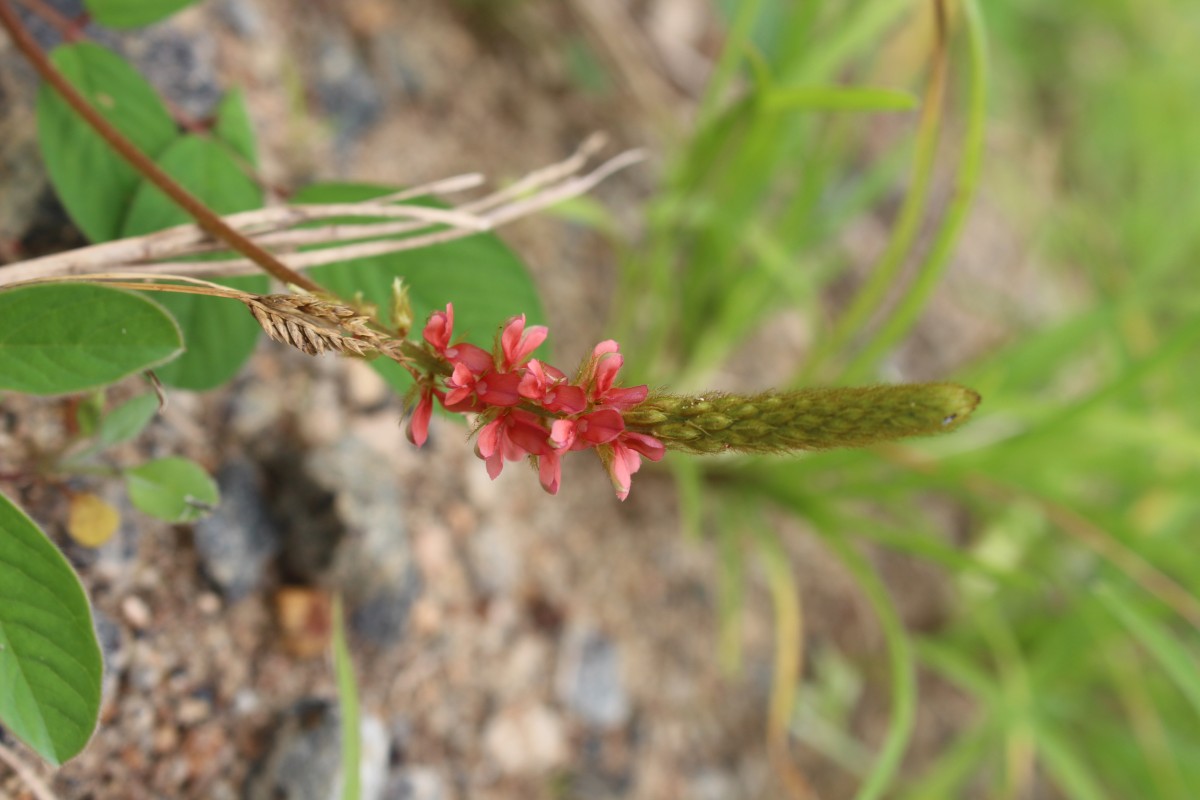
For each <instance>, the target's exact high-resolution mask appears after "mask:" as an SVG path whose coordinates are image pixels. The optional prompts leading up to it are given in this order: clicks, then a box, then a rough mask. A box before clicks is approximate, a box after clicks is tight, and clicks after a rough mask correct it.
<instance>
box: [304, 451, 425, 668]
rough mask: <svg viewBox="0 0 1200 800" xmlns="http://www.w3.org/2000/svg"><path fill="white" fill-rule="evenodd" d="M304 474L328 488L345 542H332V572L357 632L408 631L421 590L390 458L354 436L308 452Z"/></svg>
mask: <svg viewBox="0 0 1200 800" xmlns="http://www.w3.org/2000/svg"><path fill="white" fill-rule="evenodd" d="M304 467H305V473H306V475H307V476H308V479H309V480H310V481H312V482H313V483H315V484H316V485H318V486H319V487H321V488H322V489H324V490H325V491H328V492H329V493H330V494H331V495H332V498H333V511H334V512H335V514H336V516H337V518H338V520H339V521H340V524H341V525H342V526H343V529H344V531H343V534H344V537H345V541H344V542H342V544H341V545H339V546H338V547H337V552H336V561H335V563H334V567H333V569H334V576H335V577H334V579H335V581H336V583H337V584H338V585H339V586H340V587H341V589H342V591H343V593H344V594H345V597H346V600H347V603H348V605H349V607H350V609H351V613H350V624H351V627H352V628H353V630H354V631H355V632H356V633H358V634H359V635H361V636H364V637H366V638H368V639H370V640H371V641H372V642H374V643H375V644H378V645H381V646H386V645H389V644H393V643H395V642H397V641H399V640H400V638H402V637H403V635H404V633H405V629H406V627H407V623H408V616H409V611H410V610H411V608H412V604H413V602H414V601H415V600H416V598H417V597H418V596H419V594H420V592H421V580H420V574H419V573H418V572H417V569H416V564H415V563H414V561H413V557H412V551H411V546H410V542H409V538H408V531H407V528H406V526H405V524H404V515H403V512H404V498H403V496H402V495H401V492H400V488H399V486H398V485H397V483H396V478H395V475H394V474H393V471H392V469H391V468H390V465H389V464H388V463H387V461H386V460H385V459H384V458H383V456H381V455H380V454H379V453H377V452H376V451H374V450H372V449H371V448H370V447H368V446H367V445H366V444H365V443H364V442H362V441H361V440H360V439H358V438H357V437H354V436H347V437H344V438H342V439H341V440H339V441H337V442H335V443H334V444H332V445H329V446H327V447H323V448H320V449H318V450H315V451H313V452H312V453H311V454H309V456H308V457H307V458H306V459H305V462H304Z"/></svg>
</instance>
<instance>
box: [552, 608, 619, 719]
mask: <svg viewBox="0 0 1200 800" xmlns="http://www.w3.org/2000/svg"><path fill="white" fill-rule="evenodd" d="M555 685H556V689H557V691H558V697H559V699H560V700H561V701H562V703H563V704H564V705H565V706H566V707H567V708H568V709H569V710H570V711H571V712H572V713H573V714H575V716H577V717H579V718H580V720H582V721H583V723H584V724H585V725H589V726H592V727H596V728H605V729H611V728H618V727H621V726H622V725H624V724H625V723H626V722H628V721H629V717H630V707H629V697H628V695H627V694H626V692H625V684H624V682H623V681H622V679H621V657H620V653H619V652H618V651H617V646H616V644H615V643H614V642H613V641H612V640H611V639H609V638H608V637H606V636H605V635H604V634H602V633H601V632H599V631H597V630H595V629H591V628H582V627H576V628H572V629H571V630H569V631H568V632H567V635H566V636H565V637H564V638H563V644H562V650H561V652H560V653H559V661H558V670H557V674H556V676H555Z"/></svg>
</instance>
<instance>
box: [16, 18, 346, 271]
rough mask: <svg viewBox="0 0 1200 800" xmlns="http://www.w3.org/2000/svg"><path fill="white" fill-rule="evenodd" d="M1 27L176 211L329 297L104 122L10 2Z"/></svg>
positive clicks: (261, 264)
mask: <svg viewBox="0 0 1200 800" xmlns="http://www.w3.org/2000/svg"><path fill="white" fill-rule="evenodd" d="M0 25H3V26H4V28H5V30H7V31H8V34H9V36H11V37H12V40H13V44H15V45H16V46H17V49H18V50H20V51H21V54H22V55H24V56H25V58H26V59H27V60H28V61H29V63H30V64H31V65H32V66H33V68H34V69H35V70H37V72H38V74H39V75H41V77H42V80H44V81H46V83H48V84H50V86H52V87H54V90H55V91H56V92H58V93H59V94H60V95H61V96H62V98H63V99H64V100H65V101H66V102H67V104H68V105H70V106H71V108H73V109H74V110H75V112H76V113H77V114H79V116H81V117H83V119H84V121H85V122H87V124H88V125H89V126H90V127H91V128H92V130H94V131H95V132H96V133H97V134H99V135H100V137H101V138H103V139H104V141H105V142H107V143H108V145H109V146H110V147H111V148H112V149H113V150H115V151H116V152H117V154H118V155H120V156H121V157H122V158H124V159H125V160H126V161H128V162H129V164H130V166H132V167H133V168H134V169H135V170H137V171H138V172H139V173H141V175H142V176H143V177H145V178H146V180H148V181H150V182H151V183H152V184H154V185H155V186H156V187H157V188H158V189H159V190H161V191H162V192H163V194H165V195H167V197H169V198H171V200H173V201H174V202H175V203H176V204H177V205H178V206H179V207H180V208H182V209H183V210H184V211H186V212H187V213H188V215H189V216H191V217H192V219H194V220H196V224H197V225H199V226H200V227H201V228H203V229H204V231H205V232H206V233H208V234H209V235H211V236H212V237H213V238H215V239H219V240H220V241H222V242H224V243H225V244H227V245H229V247H230V248H231V249H233V250H236V251H237V252H239V253H241V254H242V255H244V256H245V257H246V258H248V259H250V260H251V261H253V262H254V263H255V264H257V265H258V266H259V267H261V268H262V269H263V270H264V271H265V272H267V273H269V274H270V275H272V276H274V277H275V278H277V279H278V280H280V281H283V282H284V283H285V284H292V285H295V286H298V287H300V288H301V289H304V290H305V291H307V292H310V293H313V294H327V293H326V292H325V290H324V289H322V287H321V285H320V284H318V283H316V282H315V281H313V280H311V279H309V278H308V277H307V276H305V275H302V274H301V273H299V272H296V271H295V270H293V269H291V268H289V267H288V266H287V265H286V264H284V263H283V262H282V261H280V260H279V259H277V258H276V257H275V256H273V255H271V254H270V253H269V252H267V251H266V250H264V249H263V248H261V247H259V246H258V245H256V244H255V243H254V242H252V241H250V239H248V238H246V237H245V236H243V235H242V234H241V233H238V232H237V231H236V230H234V229H233V228H231V227H230V226H229V225H227V224H226V223H225V221H224V220H222V219H221V217H220V216H219V215H217V214H216V213H215V212H213V211H212V209H210V208H208V206H206V205H204V203H202V202H200V200H199V199H198V198H196V197H195V195H193V194H191V193H190V192H189V191H187V190H186V189H184V188H183V187H182V186H180V185H179V184H178V183H176V182H175V180H173V179H172V178H171V176H169V175H168V174H167V173H166V172H164V171H163V170H162V169H160V168H159V166H158V165H157V164H155V163H154V162H153V161H151V160H150V159H149V158H148V157H146V155H145V154H144V153H142V152H141V151H140V150H138V149H137V147H135V146H134V144H133V143H132V142H130V141H129V140H128V139H126V138H125V136H124V135H122V134H121V132H120V131H118V130H117V129H116V128H114V127H113V126H112V125H111V124H110V123H109V122H108V120H106V119H105V118H104V117H103V116H101V115H100V113H99V112H97V111H96V109H94V108H93V107H92V105H91V104H90V103H89V102H88V101H87V99H86V98H85V97H84V96H83V95H82V94H80V93H79V91H78V90H76V89H75V87H74V86H72V85H71V84H70V82H69V81H67V79H66V78H65V77H64V76H63V75H62V73H61V72H59V71H58V69H57V68H55V66H54V65H53V64H52V63H51V62H50V59H48V58H47V57H46V54H45V53H43V52H42V50H41V48H40V47H38V45H37V42H35V41H34V40H33V37H31V36H30V35H29V32H28V31H27V30H25V27H24V25H22V24H21V20H20V18H19V17H18V16H17V13H16V12H15V11H14V10H13V8H12V6H11V5H9V3H8V0H0Z"/></svg>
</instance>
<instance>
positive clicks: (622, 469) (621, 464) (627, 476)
mask: <svg viewBox="0 0 1200 800" xmlns="http://www.w3.org/2000/svg"><path fill="white" fill-rule="evenodd" d="M628 452H629V451H628V450H626V449H625V448H623V447H621V445H620V444H614V445H613V446H612V455H611V456H610V457H609V458H606V459H604V467H605V469H607V470H608V477H609V479H610V480H611V481H612V485H613V488H614V489H616V490H617V499H618V500H624V499H625V498H626V497H629V483H630V480H631V478H632V476H633V473H632V472H631V471H630V469H629V462H628V461H627V460H626V458H625V454H626V453H628ZM634 457H635V458H636V457H637V456H636V454H635V455H634ZM638 466H640V464H638Z"/></svg>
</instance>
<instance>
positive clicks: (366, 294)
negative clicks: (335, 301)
mask: <svg viewBox="0 0 1200 800" xmlns="http://www.w3.org/2000/svg"><path fill="white" fill-rule="evenodd" d="M391 191H394V190H393V189H390V188H385V187H379V186H365V185H361V184H336V183H327V184H316V185H313V186H308V187H306V188H304V189H302V190H301V191H300V192H298V193H297V194H296V195H295V196H294V197H293V198H292V199H293V201H294V202H296V203H351V202H361V201H363V200H369V199H371V198H372V197H378V196H379V195H381V194H385V193H387V192H391ZM310 274H311V275H312V277H313V279H314V280H316V281H317V282H318V283H320V284H322V285H323V286H325V287H327V288H328V289H330V290H331V291H333V292H335V293H337V294H340V295H341V296H343V297H346V298H352V297H354V296H355V294H356V293H358V292H361V293H362V296H363V298H364V299H365V300H366V301H368V302H370V303H374V304H375V305H377V306H378V307H379V308H381V309H387V308H389V307H390V304H391V293H392V279H393V278H396V277H401V278H403V279H404V285H405V286H407V287H408V291H409V297H410V298H411V299H412V305H413V319H414V328H415V330H416V331H417V333H418V335H419V331H420V329H421V327H423V326H424V324H425V319H426V318H427V317H428V316H429V314H431V313H432V312H434V311H436V310H438V309H442V308H445V307H446V303H448V302H452V303H454V330H455V335H456V336H457V337H463V338H465V339H466V340H467V341H469V342H472V343H474V344H477V345H479V346H480V347H483V348H485V349H487V350H491V348H492V339H493V338H494V337H495V334H496V330H497V329H498V328H499V327H500V326H501V325H502V324H503V323H504V321H505V320H507V319H508V318H509V317H512V316H515V315H518V314H525V315H526V318H527V319H528V321H529V323H530V324H544V318H543V315H542V307H541V303H540V302H539V300H538V296H537V291H536V289H535V288H534V285H533V281H532V280H531V279H530V277H529V273H528V272H527V271H526V269H525V265H524V264H522V263H521V261H520V259H518V258H517V257H516V255H515V254H514V253H513V252H512V250H510V249H509V248H508V247H507V246H506V245H505V244H504V243H503V242H501V241H500V240H499V239H498V238H497V237H496V236H494V235H492V234H476V235H474V236H469V237H467V238H465V239H458V240H456V241H453V242H447V243H445V244H440V245H436V246H434V247H427V248H422V249H419V250H408V251H404V252H400V253H392V254H390V255H386V256H379V257H374V258H363V259H358V260H356V261H351V262H344V263H340V264H331V265H329V266H325V267H319V268H317V269H314V270H312V271H311V272H310ZM384 321H385V322H387V320H384ZM371 365H372V366H374V367H375V368H376V369H377V370H378V371H379V373H380V374H381V375H383V377H384V378H385V379H386V380H387V381H388V383H389V384H391V385H392V386H393V387H394V388H395V389H396V390H397V391H401V392H403V391H405V390H407V388H408V387H409V386H410V385H411V384H412V379H411V377H410V376H409V374H408V373H407V372H405V371H404V370H403V369H402V368H401V367H400V366H399V365H397V364H396V363H395V362H392V361H390V360H387V359H382V358H380V359H377V360H375V361H372V362H371Z"/></svg>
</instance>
